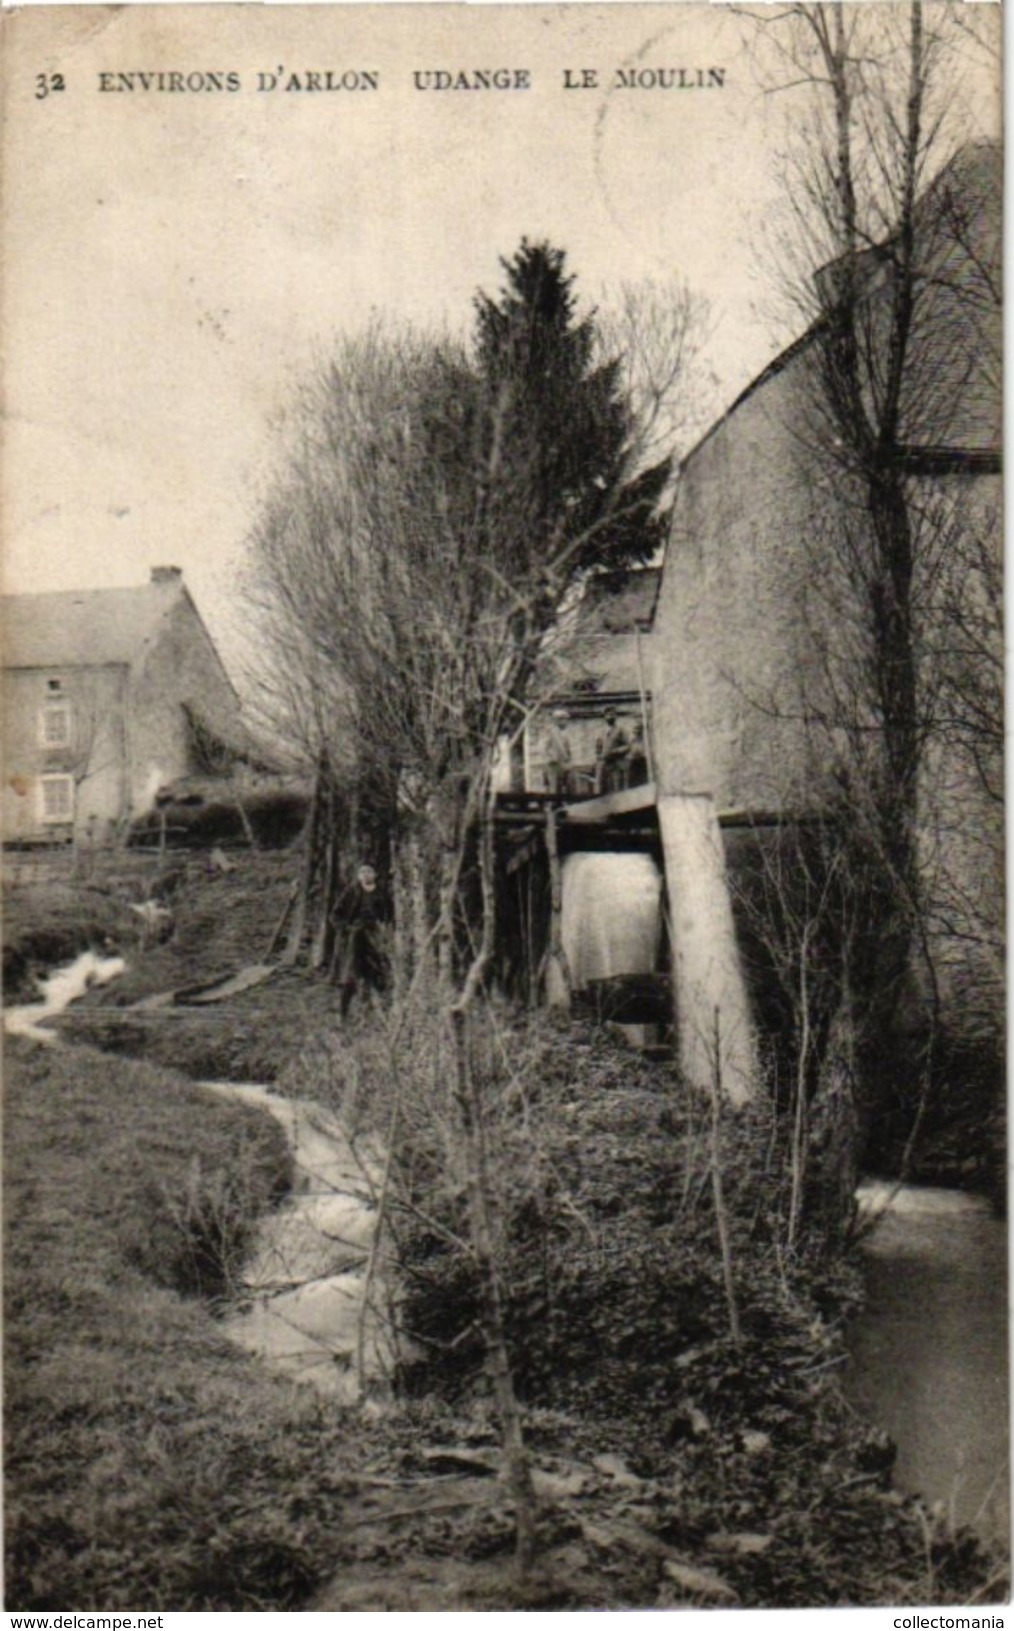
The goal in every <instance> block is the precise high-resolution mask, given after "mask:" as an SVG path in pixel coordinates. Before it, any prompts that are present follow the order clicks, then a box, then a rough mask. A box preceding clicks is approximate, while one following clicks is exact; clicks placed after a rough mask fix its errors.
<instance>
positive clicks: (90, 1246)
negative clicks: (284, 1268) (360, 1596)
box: [5, 1043, 354, 1610]
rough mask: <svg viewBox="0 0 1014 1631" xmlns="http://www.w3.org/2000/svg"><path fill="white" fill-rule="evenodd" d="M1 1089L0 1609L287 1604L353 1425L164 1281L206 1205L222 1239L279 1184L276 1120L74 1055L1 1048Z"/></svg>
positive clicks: (310, 1579)
mask: <svg viewBox="0 0 1014 1631" xmlns="http://www.w3.org/2000/svg"><path fill="white" fill-rule="evenodd" d="M6 1086H7V1113H6V1124H5V1137H6V1174H5V1194H6V1207H5V1211H6V1231H7V1233H6V1248H7V1256H6V1278H5V1307H6V1318H5V1346H6V1388H5V1408H6V1440H5V1445H6V1457H5V1460H6V1500H5V1515H6V1523H7V1551H6V1578H7V1586H6V1599H7V1606H8V1607H9V1608H10V1607H14V1608H19V1609H44V1610H54V1609H60V1608H73V1609H87V1608H102V1609H105V1610H109V1609H113V1608H134V1609H138V1608H148V1607H150V1608H152V1609H165V1610H177V1609H232V1610H235V1609H240V1608H264V1607H275V1608H278V1607H292V1606H298V1605H299V1604H300V1603H301V1601H302V1600H303V1599H304V1598H305V1596H306V1594H307V1592H308V1591H309V1590H310V1589H311V1587H312V1586H313V1585H314V1584H315V1583H317V1582H318V1581H319V1580H320V1579H321V1578H322V1577H323V1576H324V1575H325V1574H326V1572H327V1570H328V1568H329V1566H330V1560H331V1557H332V1555H333V1545H332V1543H333V1538H334V1535H335V1533H336V1531H337V1530H338V1529H340V1524H341V1517H342V1512H343V1507H344V1499H345V1495H346V1493H347V1489H348V1483H349V1480H348V1477H347V1474H346V1471H345V1466H346V1459H345V1458H344V1448H343V1447H344V1445H345V1443H346V1440H347V1439H349V1438H350V1436H351V1437H352V1438H354V1428H353V1429H351V1430H350V1426H349V1424H348V1422H347V1421H346V1420H345V1418H343V1417H342V1416H341V1414H340V1413H339V1412H337V1411H336V1410H334V1409H333V1408H331V1407H330V1406H328V1405H327V1404H326V1403H325V1402H324V1401H321V1400H319V1399H318V1398H317V1397H316V1395H314V1394H313V1393H311V1392H308V1391H306V1390H300V1389H296V1388H293V1387H292V1386H291V1385H290V1384H287V1383H283V1382H280V1381H276V1380H274V1379H272V1378H271V1377H270V1376H268V1375H267V1374H266V1373H265V1372H264V1371H263V1369H262V1368H261V1367H260V1366H259V1365H257V1364H256V1363H255V1362H254V1361H253V1360H252V1359H250V1358H248V1357H246V1356H244V1355H242V1354H240V1353H239V1352H238V1351H237V1350H236V1349H235V1348H234V1347H233V1346H232V1345H231V1344H230V1343H229V1342H228V1341H227V1340H226V1339H225V1338H224V1336H223V1335H222V1334H221V1333H220V1331H219V1330H218V1328H217V1325H216V1322H215V1320H214V1318H213V1317H212V1312H211V1311H210V1308H209V1304H208V1303H207V1302H206V1301H205V1300H203V1299H199V1298H197V1297H194V1296H193V1295H184V1294H183V1291H186V1292H188V1293H190V1292H193V1291H194V1290H196V1289H198V1286H200V1287H201V1288H202V1289H207V1288H208V1287H207V1282H206V1275H205V1272H204V1270H205V1268H206V1264H207V1255H206V1254H207V1250H208V1247H209V1244H210V1245H211V1246H214V1244H215V1240H216V1238H217V1237H216V1236H215V1235H214V1234H213V1235H212V1239H211V1242H210V1243H209V1240H208V1232H207V1226H208V1221H209V1215H210V1218H211V1220H212V1222H213V1224H214V1226H215V1228H216V1229H217V1228H218V1227H219V1226H220V1225H221V1224H222V1222H223V1216H224V1214H223V1199H225V1200H227V1201H228V1207H227V1209H226V1210H228V1209H229V1208H231V1209H232V1210H233V1211H234V1212H238V1213H239V1215H236V1216H233V1218H232V1222H231V1225H230V1226H229V1228H228V1229H227V1231H226V1235H227V1244H228V1251H229V1253H230V1254H231V1253H233V1252H234V1251H235V1250H236V1249H239V1247H240V1245H241V1243H242V1240H243V1238H244V1235H245V1232H246V1231H247V1230H248V1228H249V1224H250V1222H251V1221H252V1219H253V1217H254V1216H255V1214H256V1213H257V1212H259V1211H261V1210H262V1209H263V1207H264V1206H265V1205H267V1204H270V1203H271V1202H272V1200H273V1198H274V1197H275V1196H276V1195H277V1193H278V1191H279V1189H280V1188H281V1187H282V1186H284V1184H285V1182H286V1180H287V1175H288V1156H287V1152H286V1150H285V1147H284V1138H283V1136H282V1134H281V1131H280V1129H279V1128H278V1127H277V1126H276V1124H275V1123H274V1122H273V1121H272V1120H271V1119H270V1118H268V1117H265V1116H263V1115H262V1114H260V1113H258V1112H257V1111H255V1110H251V1109H248V1108H246V1107H243V1106H239V1105H236V1104H231V1103H226V1102H225V1101H223V1100H220V1099H218V1098H215V1097H214V1096H213V1095H210V1094H208V1093H206V1092H204V1091H202V1090H200V1089H198V1088H196V1087H193V1086H191V1085H190V1084H188V1083H186V1082H183V1081H181V1080H179V1079H177V1078H173V1077H171V1076H169V1075H168V1074H167V1073H165V1072H162V1071H158V1070H154V1069H151V1068H148V1067H147V1066H144V1065H137V1064H133V1063H130V1064H128V1063H125V1062H122V1061H119V1060H113V1059H109V1058H105V1057H103V1056H101V1055H97V1054H93V1053H91V1052H89V1051H87V1050H84V1049H72V1050H71V1049H63V1050H59V1051H57V1050H42V1049H38V1048H35V1049H30V1048H29V1047H28V1046H27V1045H25V1046H22V1045H20V1044H16V1043H15V1044H11V1045H10V1046H9V1048H8V1058H7V1084H6ZM198 1170H199V1172H200V1174H203V1175H204V1176H203V1180H202V1179H201V1178H199V1177H198ZM230 1179H231V1180H232V1181H233V1182H232V1188H231V1191H230V1187H229V1180H230ZM183 1196H189V1198H190V1203H191V1204H190V1205H189V1206H188V1209H187V1211H186V1213H185V1215H184V1217H183V1219H182V1220H181V1218H180V1215H179V1200H180V1197H183ZM202 1196H203V1197H204V1200H203V1201H202ZM230 1197H231V1198H230ZM181 1221H182V1223H183V1224H184V1225H186V1226H187V1227H189V1226H192V1227H193V1230H194V1245H195V1251H194V1252H190V1251H188V1250H187V1249H185V1247H184V1245H183V1243H182V1238H181V1227H180V1225H181ZM186 1232H187V1229H186V1228H184V1229H183V1230H182V1236H185V1235H186ZM195 1264H196V1266H197V1269H198V1272H197V1274H196V1276H195V1273H194V1269H195ZM214 1283H215V1276H212V1278H211V1285H212V1286H213V1285H214ZM174 1285H175V1286H178V1287H181V1288H182V1289H172V1287H173V1286H174Z"/></svg>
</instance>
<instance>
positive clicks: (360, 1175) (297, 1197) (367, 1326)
mask: <svg viewBox="0 0 1014 1631" xmlns="http://www.w3.org/2000/svg"><path fill="white" fill-rule="evenodd" d="M201 1085H202V1086H203V1087H206V1088H207V1089H208V1090H209V1091H210V1092H212V1093H217V1094H219V1095H220V1096H221V1097H223V1098H229V1099H234V1100H237V1099H238V1100H239V1101H240V1102H242V1103H244V1104H249V1105H253V1106H255V1107H256V1108H258V1109H261V1110H265V1111H267V1112H268V1114H269V1115H272V1116H274V1118H275V1120H276V1121H278V1122H280V1123H281V1125H282V1127H283V1128H284V1130H285V1135H286V1138H287V1139H288V1141H289V1147H290V1149H291V1151H292V1155H293V1161H294V1165H295V1177H294V1182H293V1187H292V1192H291V1194H290V1195H289V1196H288V1197H287V1199H286V1200H285V1201H284V1202H283V1204H282V1205H281V1206H280V1207H279V1208H278V1210H277V1211H275V1212H269V1213H267V1214H266V1216H265V1217H263V1218H262V1219H261V1222H260V1224H259V1226H258V1231H257V1243H256V1247H255V1250H254V1252H253V1254H252V1256H251V1257H250V1259H249V1261H248V1262H247V1263H246V1265H245V1266H244V1270H243V1283H242V1287H241V1288H240V1293H239V1299H238V1302H237V1306H236V1309H235V1311H234V1312H232V1313H229V1314H227V1315H226V1317H225V1318H224V1320H223V1321H222V1328H223V1329H224V1330H225V1331H226V1333H227V1334H228V1336H230V1337H231V1338H232V1340H233V1341H234V1342H237V1343H239V1345H240V1346H241V1347H243V1348H246V1349H247V1350H248V1351H249V1352H251V1353H254V1354H256V1355H257V1357H258V1358H259V1359H262V1360H264V1361H265V1362H266V1363H267V1364H269V1365H270V1366H272V1368H273V1369H276V1370H280V1371H282V1372H284V1373H285V1374H286V1375H288V1376H290V1377H292V1378H293V1379H294V1380H296V1381H301V1382H311V1383H312V1384H313V1385H314V1387H317V1388H319V1389H320V1390H321V1391H322V1392H324V1393H327V1394H328V1395H330V1396H331V1397H332V1398H337V1399H340V1400H341V1401H342V1402H343V1403H346V1404H349V1403H352V1402H353V1401H354V1400H355V1399H357V1398H359V1396H360V1392H361V1380H362V1382H365V1384H366V1385H367V1390H368V1391H372V1389H371V1386H370V1385H371V1384H374V1385H375V1384H376V1383H378V1382H380V1381H382V1380H383V1379H384V1378H385V1377H387V1376H389V1375H390V1372H391V1368H392V1365H393V1362H394V1358H395V1355H394V1349H393V1344H392V1342H391V1341H390V1340H389V1337H388V1332H389V1330H390V1326H389V1324H388V1323H387V1322H386V1321H385V1319H384V1317H383V1314H382V1311H381V1310H382V1307H383V1300H384V1277H383V1275H382V1274H378V1275H376V1276H375V1278H374V1288H373V1294H372V1295H371V1298H370V1307H369V1308H368V1309H365V1311H364V1304H365V1296H366V1271H367V1263H368V1259H369V1254H370V1246H371V1242H372V1240H373V1234H374V1229H375V1225H376V1216H377V1214H376V1207H375V1200H374V1197H375V1196H376V1195H377V1193H378V1192H379V1188H380V1184H381V1181H382V1163H381V1157H380V1153H379V1151H376V1150H374V1151H372V1152H366V1151H363V1150H354V1149H353V1147H352V1145H351V1144H350V1143H349V1140H348V1138H347V1137H346V1135H345V1132H344V1130H343V1128H342V1126H341V1123H340V1121H339V1119H338V1117H337V1116H335V1115H334V1114H333V1113H332V1112H331V1111H329V1110H326V1109H325V1108H324V1107H323V1106H322V1105H319V1104H314V1103H311V1102H308V1101H306V1100H296V1099H286V1098H282V1097H281V1096H280V1095H278V1094H276V1093H272V1092H270V1091H269V1089H268V1088H265V1087H256V1086H252V1085H241V1084H236V1083H232V1082H203V1083H202V1084H201ZM361 1322H362V1323H363V1339H364V1340H363V1377H362V1379H361V1378H360V1376H359V1375H358V1373H357V1357H358V1348H359V1333H360V1323H361Z"/></svg>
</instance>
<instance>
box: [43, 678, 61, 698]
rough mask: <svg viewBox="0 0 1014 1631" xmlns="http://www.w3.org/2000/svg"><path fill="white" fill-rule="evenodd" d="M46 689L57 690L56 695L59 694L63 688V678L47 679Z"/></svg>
mask: <svg viewBox="0 0 1014 1631" xmlns="http://www.w3.org/2000/svg"><path fill="white" fill-rule="evenodd" d="M46 690H47V691H52V692H55V693H56V695H59V693H60V692H61V691H62V690H63V681H62V680H47V681H46Z"/></svg>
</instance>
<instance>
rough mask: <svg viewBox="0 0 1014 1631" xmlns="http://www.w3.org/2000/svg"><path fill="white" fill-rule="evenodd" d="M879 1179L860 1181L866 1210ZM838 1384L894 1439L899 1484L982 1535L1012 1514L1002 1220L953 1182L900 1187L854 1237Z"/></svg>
mask: <svg viewBox="0 0 1014 1631" xmlns="http://www.w3.org/2000/svg"><path fill="white" fill-rule="evenodd" d="M887 1195H888V1189H887V1186H886V1185H880V1186H877V1185H864V1186H863V1187H862V1189H861V1191H860V1204H861V1205H862V1206H863V1208H864V1210H870V1209H876V1208H877V1207H883V1204H884V1202H885V1200H886V1199H887ZM863 1255H864V1259H865V1279H866V1289H867V1302H866V1306H865V1307H864V1309H863V1311H862V1313H861V1314H860V1315H859V1317H858V1318H857V1320H856V1321H855V1323H854V1325H853V1328H852V1332H851V1341H850V1349H851V1355H852V1360H851V1365H850V1369H849V1374H848V1376H847V1378H846V1386H847V1391H848V1392H849V1395H850V1397H851V1399H852V1400H853V1402H854V1403H855V1405H856V1406H857V1407H858V1408H859V1409H860V1410H862V1412H863V1414H864V1415H866V1416H868V1417H869V1419H871V1420H872V1421H874V1422H876V1424H877V1425H878V1426H880V1427H883V1428H886V1430H887V1432H889V1433H890V1435H891V1437H892V1438H893V1439H894V1441H895V1444H896V1445H897V1446H898V1460H897V1463H896V1467H895V1481H896V1483H897V1484H898V1486H899V1488H901V1489H905V1490H908V1491H910V1492H913V1493H919V1494H921V1495H922V1496H923V1497H924V1498H925V1499H926V1500H928V1501H931V1502H942V1503H943V1504H944V1508H945V1510H946V1511H947V1512H948V1513H949V1514H950V1515H951V1517H952V1518H953V1519H954V1520H955V1521H957V1522H960V1523H970V1524H974V1525H975V1526H976V1527H977V1528H978V1529H979V1531H980V1533H982V1534H984V1535H987V1536H989V1535H995V1534H1000V1535H1002V1536H1006V1535H1007V1533H1008V1530H1009V1526H1010V1500H1009V1470H1008V1468H1009V1433H1008V1362H1007V1228H1006V1224H1005V1223H1004V1222H1003V1221H1001V1220H1000V1219H998V1218H996V1217H995V1216H994V1215H993V1214H992V1212H991V1211H990V1208H989V1206H988V1204H987V1203H986V1202H985V1201H981V1200H979V1199H978V1198H976V1197H975V1196H969V1195H963V1194H960V1193H958V1192H957V1191H955V1190H946V1189H916V1188H903V1189H901V1190H899V1191H898V1193H897V1195H896V1197H895V1198H894V1200H893V1201H892V1202H891V1204H890V1206H889V1207H888V1208H887V1209H886V1211H884V1212H883V1213H882V1216H881V1217H880V1220H879V1221H878V1223H877V1226H876V1228H875V1230H874V1231H873V1233H872V1234H871V1235H870V1236H869V1237H868V1239H867V1241H866V1243H865V1245H864V1247H863Z"/></svg>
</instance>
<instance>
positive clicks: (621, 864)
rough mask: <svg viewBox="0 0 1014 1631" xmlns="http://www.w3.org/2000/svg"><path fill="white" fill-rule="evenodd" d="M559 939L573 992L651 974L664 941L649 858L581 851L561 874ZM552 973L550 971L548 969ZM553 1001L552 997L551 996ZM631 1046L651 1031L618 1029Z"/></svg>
mask: <svg viewBox="0 0 1014 1631" xmlns="http://www.w3.org/2000/svg"><path fill="white" fill-rule="evenodd" d="M560 883H561V901H560V938H561V940H562V941H563V950H564V953H565V955H566V959H567V970H568V973H569V975H570V982H571V988H572V990H574V991H582V990H583V989H584V988H585V986H587V985H588V984H589V982H590V981H592V980H605V979H609V978H610V976H612V975H617V974H653V973H654V972H655V970H656V969H657V968H658V962H659V951H660V947H661V941H662V875H661V873H660V872H659V870H658V867H657V866H656V865H655V862H654V861H653V860H652V858H651V856H650V855H642V854H638V853H634V852H628V851H612V850H584V851H578V852H577V853H576V854H574V855H568V856H567V857H566V859H565V860H564V863H563V866H562V868H561V879H560ZM551 970H552V966H551ZM550 1000H552V992H551V993H550ZM619 1029H620V1030H621V1031H623V1032H624V1033H626V1035H627V1037H628V1039H629V1040H630V1041H631V1042H632V1043H634V1044H635V1045H642V1044H643V1043H644V1042H645V1041H646V1040H648V1033H649V1032H651V1035H652V1037H654V1027H650V1026H649V1027H646V1026H644V1025H621V1026H620V1027H619Z"/></svg>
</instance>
